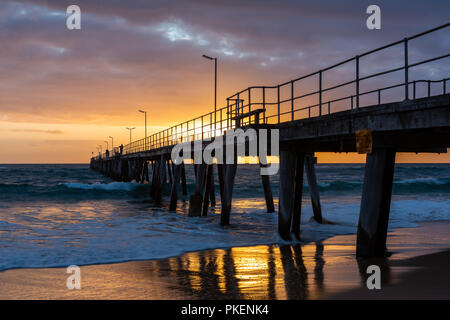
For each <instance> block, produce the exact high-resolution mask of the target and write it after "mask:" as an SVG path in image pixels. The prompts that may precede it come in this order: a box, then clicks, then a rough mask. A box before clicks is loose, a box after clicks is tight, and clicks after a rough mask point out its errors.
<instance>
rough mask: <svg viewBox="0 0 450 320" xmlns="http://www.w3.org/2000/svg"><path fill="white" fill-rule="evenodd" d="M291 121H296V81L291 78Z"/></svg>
mask: <svg viewBox="0 0 450 320" xmlns="http://www.w3.org/2000/svg"><path fill="white" fill-rule="evenodd" d="M291 121H294V81H293V80H291Z"/></svg>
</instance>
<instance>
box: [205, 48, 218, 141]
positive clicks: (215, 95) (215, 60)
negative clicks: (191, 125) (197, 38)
mask: <svg viewBox="0 0 450 320" xmlns="http://www.w3.org/2000/svg"><path fill="white" fill-rule="evenodd" d="M202 57H203V58H205V59H208V60H211V61H214V135H215V134H216V133H215V132H216V122H217V114H216V112H217V58H213V57H210V56H207V55H206V54H204V55H202Z"/></svg>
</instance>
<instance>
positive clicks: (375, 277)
mask: <svg viewBox="0 0 450 320" xmlns="http://www.w3.org/2000/svg"><path fill="white" fill-rule="evenodd" d="M366 273H367V274H370V276H368V277H367V280H366V286H367V289H369V290H373V289H378V290H379V289H381V269H380V267H379V266H377V265H376V264H372V265H370V266H368V267H367V270H366Z"/></svg>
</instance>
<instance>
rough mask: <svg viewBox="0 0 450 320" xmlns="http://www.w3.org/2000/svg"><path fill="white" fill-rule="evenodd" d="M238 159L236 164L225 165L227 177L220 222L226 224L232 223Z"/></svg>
mask: <svg viewBox="0 0 450 320" xmlns="http://www.w3.org/2000/svg"><path fill="white" fill-rule="evenodd" d="M236 170H237V161H234V164H226V165H225V179H224V195H223V198H224V199H223V202H222V213H221V216H220V224H221V225H222V226H226V225H229V224H230V213H231V201H232V198H233V185H234V178H235V176H236Z"/></svg>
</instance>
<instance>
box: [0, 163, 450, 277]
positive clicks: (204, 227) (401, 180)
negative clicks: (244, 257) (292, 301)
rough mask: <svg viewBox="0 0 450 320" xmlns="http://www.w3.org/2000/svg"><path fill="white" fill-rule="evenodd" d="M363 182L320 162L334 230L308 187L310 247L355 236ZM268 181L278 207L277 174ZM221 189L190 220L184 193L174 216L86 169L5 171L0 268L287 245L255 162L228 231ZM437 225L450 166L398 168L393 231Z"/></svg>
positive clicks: (238, 186)
mask: <svg viewBox="0 0 450 320" xmlns="http://www.w3.org/2000/svg"><path fill="white" fill-rule="evenodd" d="M186 169H187V170H186V171H187V172H186V173H187V185H188V195H189V194H191V193H192V192H193V189H194V173H193V168H192V166H191V165H187V166H186ZM215 174H216V175H217V171H216V172H215ZM363 176H364V165H362V164H345V165H344V164H319V165H318V166H317V178H318V183H319V190H320V196H321V204H322V212H323V216H324V218H326V219H327V220H330V221H332V222H334V224H324V225H320V224H318V223H316V222H315V221H314V220H313V219H312V218H311V217H312V209H311V203H310V201H309V194H308V188H307V186H306V185H305V186H304V195H303V202H302V217H301V220H302V226H301V237H302V242H303V243H308V242H311V241H318V240H322V239H326V238H329V237H332V236H335V235H339V234H354V233H356V230H357V223H358V216H359V205H360V198H361V190H362V183H363ZM270 179H271V183H272V190H273V194H274V200H275V204H277V200H278V181H279V177H278V176H272V177H270ZM216 180H217V179H216ZM305 181H306V179H305ZM305 183H306V182H305ZM216 184H217V181H216ZM215 189H216V198H217V202H218V205H217V206H216V207H215V208H211V210H210V212H209V215H208V216H207V217H195V218H192V217H188V216H187V210H188V201H187V200H188V197H189V196H181V194H180V198H181V200H180V201H179V203H178V208H177V211H176V212H169V211H168V197H167V196H166V197H165V198H164V201H163V203H162V204H161V205H159V206H156V205H154V204H153V203H152V202H151V200H150V197H149V186H148V185H146V184H144V185H140V184H137V183H123V182H114V181H112V180H110V179H109V178H106V177H104V176H102V175H101V174H99V173H98V172H95V171H93V170H91V169H89V166H88V165H84V164H83V165H53V164H52V165H0V270H7V269H14V268H41V267H65V266H69V265H73V264H74V265H87V264H104V263H113V262H123V261H132V260H146V259H160V258H166V257H171V256H177V255H180V254H182V253H185V252H191V251H199V250H205V249H214V248H230V247H237V246H252V245H262V244H284V243H288V242H286V241H283V240H282V239H281V238H279V236H278V234H277V213H267V212H266V210H265V203H264V197H263V194H264V193H263V189H262V185H261V179H260V176H259V167H258V166H256V165H240V166H239V167H238V172H237V175H236V183H235V186H234V190H233V207H232V214H231V226H229V227H226V228H223V227H221V226H220V225H219V220H220V201H219V200H220V197H219V195H218V194H219V187H218V185H216V188H215ZM165 191H166V195H167V194H168V192H169V187H167V189H166V190H165ZM438 220H450V164H397V165H396V168H395V178H394V187H393V195H392V204H391V213H390V221H389V228H390V229H393V228H402V227H415V226H417V224H416V223H417V222H422V221H438Z"/></svg>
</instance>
